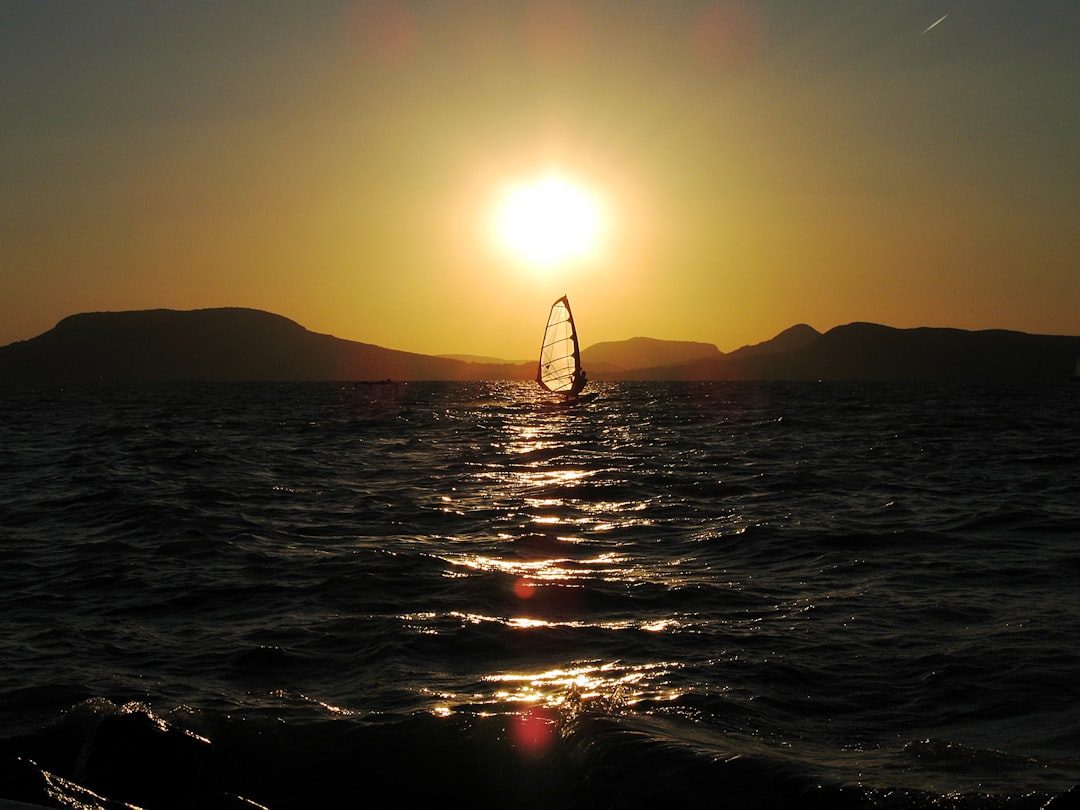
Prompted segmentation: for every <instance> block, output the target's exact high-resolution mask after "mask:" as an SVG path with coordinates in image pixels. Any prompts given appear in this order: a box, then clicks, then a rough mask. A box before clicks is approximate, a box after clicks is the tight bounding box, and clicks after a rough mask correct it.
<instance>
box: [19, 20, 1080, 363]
mask: <svg viewBox="0 0 1080 810" xmlns="http://www.w3.org/2000/svg"><path fill="white" fill-rule="evenodd" d="M1077 43H1080V3H1077V2H1076V0H1025V1H1024V2H1020V0H910V1H908V2H901V0H760V2H751V1H750V0H714V1H713V2H706V1H704V0H702V1H698V2H692V1H691V0H663V2H661V1H660V0H653V1H651V2H646V1H645V0H581V1H580V2H569V0H382V1H381V2H378V1H376V0H352V1H351V2H345V1H344V0H337V1H336V2H330V1H329V0H306V1H305V2H303V3H301V2H284V1H283V0H259V2H252V1H251V0H244V2H230V1H228V0H220V1H219V2H209V1H208V2H192V3H164V2H147V1H146V0H108V2H104V1H103V2H88V1H87V0H4V2H3V3H2V4H0V109H2V110H3V114H2V115H0V345H6V344H7V343H10V342H12V341H16V340H25V339H28V338H31V337H34V336H36V335H38V334H40V333H42V332H45V331H47V330H48V329H50V328H52V327H53V326H54V325H55V324H56V323H57V322H58V321H59V320H60V319H62V318H64V317H66V316H67V315H71V314H74V313H77V312H86V311H115V310H128V309H151V308H158V307H166V308H171V309H195V308H202V307H217V306H243V307H254V308H257V309H264V310H268V311H271V312H275V313H278V314H280V315H284V316H286V317H288V318H291V319H293V320H295V321H297V322H299V323H301V324H302V325H304V326H306V327H307V328H309V329H311V330H313V331H316V332H322V333H329V334H334V335H337V336H339V337H343V338H348V339H351V340H359V341H363V342H367V343H375V344H378V345H381V346H386V347H389V348H395V349H403V350H407V351H415V352H422V353H426V354H442V353H468V354H476V355H485V356H495V357H502V358H507V359H512V360H522V359H528V358H531V357H533V356H534V355H535V354H536V352H537V350H538V347H539V341H540V337H541V332H542V330H543V325H544V322H545V321H546V317H547V309H548V307H549V306H550V304H551V303H552V301H554V300H555V299H556V298H558V297H559V296H561V295H563V294H564V293H565V294H567V295H569V297H570V301H571V303H572V305H573V308H574V312H575V315H576V316H577V320H578V328H579V332H580V334H581V338H582V342H583V344H584V345H591V344H593V343H596V342H600V341H606V340H622V339H626V338H630V337H634V336H640V335H644V336H649V337H655V338H662V339H669V340H698V341H705V342H709V343H715V344H716V345H718V346H719V347H720V348H721V349H722V350H724V351H730V350H732V349H735V348H738V347H739V346H742V345H745V344H750V343H756V342H759V341H762V340H766V339H768V338H770V337H772V336H774V335H775V334H777V333H778V332H780V331H781V330H783V329H785V328H787V327H789V326H792V325H794V324H797V323H808V324H810V325H811V326H813V327H815V328H816V329H819V330H821V331H825V330H827V329H830V328H832V327H834V326H837V325H840V324H845V323H850V322H852V321H871V322H875V323H882V324H886V325H890V326H895V327H901V328H906V327H916V326H951V327H958V328H963V329H990V328H1002V329H1017V330H1021V331H1027V332H1036V333H1045V334H1071V335H1076V334H1080V308H1078V306H1077V302H1080V226H1078V225H1077V223H1078V222H1080V149H1078V144H1080V47H1078V45H1077ZM553 173H554V174H557V175H558V176H559V177H562V178H565V179H567V180H569V181H571V182H573V183H574V184H575V186H576V187H577V188H579V189H585V190H586V191H587V192H588V194H589V195H590V199H591V200H593V201H594V202H595V203H596V205H598V206H599V207H600V210H602V212H603V217H602V225H601V226H598V228H597V230H596V233H595V235H594V237H593V244H592V245H591V249H590V250H589V251H588V252H587V253H585V254H582V255H578V256H571V257H569V258H566V259H563V260H560V261H556V262H554V263H550V262H549V263H548V264H546V265H543V266H538V265H536V264H535V263H530V262H529V261H528V260H527V259H526V258H523V257H522V256H521V255H517V254H515V253H514V252H513V251H512V250H511V249H509V248H507V247H506V245H505V244H503V243H501V242H500V240H499V239H498V238H497V237H496V236H495V235H493V234H494V226H493V225H492V223H493V222H494V221H496V219H497V216H498V211H499V205H500V202H499V201H500V200H502V199H504V195H505V193H506V191H507V189H508V188H513V187H520V186H521V185H522V184H527V183H528V182H530V181H531V180H533V179H535V178H537V177H540V176H544V175H551V174H553Z"/></svg>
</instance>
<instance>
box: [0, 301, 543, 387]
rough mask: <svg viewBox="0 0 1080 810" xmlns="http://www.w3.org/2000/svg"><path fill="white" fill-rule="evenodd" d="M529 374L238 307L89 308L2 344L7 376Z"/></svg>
mask: <svg viewBox="0 0 1080 810" xmlns="http://www.w3.org/2000/svg"><path fill="white" fill-rule="evenodd" d="M522 373H524V372H523V371H522V370H521V369H520V368H519V367H515V366H498V365H485V364H475V363H464V362H461V361H459V360H450V359H443V358H438V357H429V356H427V355H423V354H413V353H411V352H402V351H396V350H393V349H384V348H382V347H380V346H374V345H371V344H367V343H358V342H356V341H351V340H342V339H341V338H336V337H332V336H330V335H321V334H317V333H315V332H310V331H308V330H307V329H305V328H304V327H302V326H300V324H298V323H296V322H294V321H291V320H289V319H288V318H283V317H281V316H280V315H273V314H271V313H269V312H262V311H259V310H254V309H239V308H222V309H200V310H193V311H190V312H180V311H176V310H168V309H155V310H139V311H131V312H92V313H83V314H81V315H72V316H71V317H68V318H65V319H64V320H62V321H60V323H58V324H57V325H56V326H55V327H54V328H53V329H51V330H50V331H48V332H46V333H44V334H42V335H39V336H38V337H36V338H33V339H31V340H27V341H21V342H18V343H12V344H10V345H8V346H4V347H2V348H0V381H4V382H90V381H159V380H200V381H214V380H381V379H394V380H476V379H508V378H514V377H519V376H520V375H521V374H522ZM528 376H531V369H530V373H529V375H528Z"/></svg>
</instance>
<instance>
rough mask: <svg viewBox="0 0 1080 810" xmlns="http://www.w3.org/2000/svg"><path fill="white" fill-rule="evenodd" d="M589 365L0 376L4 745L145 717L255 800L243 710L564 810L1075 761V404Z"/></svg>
mask: <svg viewBox="0 0 1080 810" xmlns="http://www.w3.org/2000/svg"><path fill="white" fill-rule="evenodd" d="M597 390H598V391H599V392H600V396H599V397H598V398H597V399H595V400H593V401H592V402H589V403H586V404H582V405H578V406H574V407H552V406H551V405H550V404H549V403H547V402H545V401H544V400H542V399H540V398H539V397H538V396H537V395H536V393H534V391H533V388H532V387H531V386H525V385H520V384H515V383H490V384H423V383H414V384H388V385H358V386H351V385H349V386H341V385H338V384H325V385H318V384H304V385H279V384H266V385H252V384H247V385H205V386H199V385H174V386H170V385H161V386H139V387H130V388H124V387H105V388H78V389H48V390H31V389H9V390H3V389H0V408H2V413H3V420H2V422H0V480H2V482H3V483H2V485H0V602H2V606H3V610H2V613H0V638H2V639H3V649H4V659H3V662H2V663H0V720H2V723H3V725H2V726H0V728H3V729H7V735H6V736H7V747H6V748H5V749H4V751H5V752H7V753H9V754H11V755H13V756H21V757H24V758H26V757H29V754H30V753H33V752H39V753H38V756H37V757H36V759H35V762H37V763H38V764H39V765H42V766H43V767H45V766H46V765H47V763H42V762H40V760H42V759H44V760H47V761H49V762H52V763H54V764H53V765H52V768H51V770H53V771H55V772H61V773H64V767H65V766H64V763H65V762H66V760H64V759H63V757H62V756H61V755H60V754H59V753H57V746H56V744H55V743H50V742H48V740H51V739H53V738H52V737H49V734H50V733H53V734H55V733H57V732H56V729H58V728H59V729H61V730H64V729H66V731H65V732H64V734H66V735H67V736H68V737H71V736H75V737H78V739H79V744H80V745H84V746H88V745H90V744H91V742H90V741H89V740H90V737H91V736H92V734H91V733H90V732H85V731H78V732H77V731H74V730H72V729H73V728H75V725H74V723H75V721H74V720H73V719H72V718H74V717H81V718H84V719H83V720H82V721H80V722H81V723H82V725H79V726H78V728H79V729H84V730H85V729H86V728H89V727H90V726H93V727H94V728H97V725H95V724H101V722H102V718H103V717H114V716H122V715H129V716H130V715H137V716H140V717H150V718H153V719H154V721H155V722H159V723H161V724H162V725H164V724H168V725H170V726H176V727H179V728H184V729H188V730H190V731H192V732H194V733H197V734H199V735H202V736H203V737H205V738H206V739H207V740H208V741H209V744H212V746H213V747H214V749H215V750H216V751H217V756H218V759H219V761H220V763H221V764H220V765H219V766H218V769H219V771H220V775H219V776H218V777H217V782H219V783H221V784H223V785H224V789H227V790H229V791H231V792H234V793H241V794H243V795H245V796H247V797H248V798H249V799H251V800H253V801H258V802H260V803H262V804H265V805H266V806H269V807H301V806H308V804H309V802H310V800H311V799H312V796H313V795H314V794H312V793H311V792H310V791H311V790H313V788H312V787H311V785H310V784H308V785H307V787H306V789H307V790H308V793H306V794H305V792H304V791H305V787H304V786H303V785H299V784H294V782H296V781H298V780H296V779H293V780H291V781H290V780H286V779H285V778H284V777H283V776H281V774H280V773H271V772H270V771H271V770H277V768H279V767H280V768H285V769H287V768H288V767H289V766H288V764H285V765H281V766H274V767H272V768H271V767H270V765H269V763H268V761H267V760H266V759H265V757H266V754H265V752H264V751H262V749H259V753H258V754H257V755H256V754H255V753H252V752H253V751H254V747H255V745H256V744H255V743H254V742H253V739H254V738H251V739H249V737H248V736H245V735H248V734H251V733H253V732H251V729H258V730H259V731H258V734H257V735H256V737H258V736H259V735H261V738H262V739H265V738H266V737H268V736H269V737H272V738H273V739H274V740H275V741H276V747H277V748H279V749H281V750H283V751H288V752H291V755H290V756H291V760H290V762H291V763H293V764H294V765H295V767H296V768H297V769H300V768H301V767H304V768H308V769H309V770H310V768H312V767H315V765H314V764H313V763H314V762H321V761H323V760H324V759H325V756H323V755H321V754H320V752H323V751H325V750H327V749H332V750H334V751H336V752H341V751H342V750H346V751H348V750H350V749H349V746H350V745H351V746H353V749H352V750H353V751H354V752H360V751H363V752H365V756H368V755H371V752H372V751H380V750H381V751H382V752H383V754H382V756H383V759H384V760H385V762H383V763H382V765H381V766H380V767H381V768H382V772H384V773H395V774H399V775H400V774H403V773H415V771H416V770H417V769H418V770H419V773H420V775H421V776H420V778H419V780H418V781H419V782H423V776H422V775H423V773H424V772H425V769H426V768H428V767H429V765H428V763H427V762H426V761H417V759H416V757H418V756H420V757H422V756H423V754H422V752H423V751H424V750H426V749H427V748H431V749H433V750H437V751H441V752H445V751H447V750H450V749H451V748H453V747H455V746H456V750H457V751H458V757H459V759H453V758H452V760H451V762H452V764H453V768H452V769H451V770H452V772H453V773H456V774H459V775H460V776H461V778H462V781H463V783H464V784H466V785H468V786H469V787H468V788H467V791H468V792H471V795H472V796H473V798H474V799H477V800H478V802H479V803H481V804H483V803H484V802H485V801H490V802H491V803H492V804H495V803H500V802H501V797H502V794H499V793H497V792H496V793H493V794H491V795H490V796H489V794H488V793H487V792H484V791H487V790H494V788H492V787H491V785H490V784H488V783H487V781H486V780H485V778H484V777H482V776H478V775H477V773H474V769H475V768H476V767H477V766H476V763H477V762H478V761H482V760H483V759H484V758H485V757H495V758H497V759H498V762H499V763H500V767H502V768H510V769H514V768H523V769H526V771H528V774H531V775H532V776H531V777H530V778H533V777H535V778H538V779H539V777H536V773H537V771H536V769H537V768H543V769H547V770H546V771H545V772H544V773H545V775H544V776H543V778H542V779H540V784H542V785H545V786H546V787H545V789H546V790H548V791H549V793H544V792H543V790H541V793H540V794H538V795H539V798H538V799H537V803H538V804H542V803H547V802H549V801H556V800H557V801H559V802H564V803H565V802H567V801H569V802H570V803H573V801H577V802H578V803H579V804H581V805H582V806H596V805H598V804H599V805H603V804H605V803H607V801H606V800H610V803H611V804H619V803H621V804H622V805H624V806H632V805H634V804H641V805H644V804H648V803H649V802H651V801H653V797H652V796H651V795H650V794H649V793H648V791H647V790H645V788H644V787H643V786H642V784H640V782H641V780H642V779H643V777H642V776H641V775H642V774H644V773H648V772H655V771H658V770H663V772H664V773H667V774H668V778H667V783H668V790H669V791H671V790H676V787H674V786H673V785H679V784H681V785H682V786H683V788H684V795H683V796H682V798H683V799H684V800H686V801H688V802H696V801H699V800H700V801H701V802H702V803H706V804H707V803H708V800H706V798H705V797H707V796H710V795H713V793H712V792H715V791H726V793H725V795H728V796H729V798H730V797H732V796H736V797H744V798H745V799H746V804H745V806H747V807H750V806H809V805H807V803H806V802H807V799H806V796H807V795H808V793H807V791H811V792H812V791H814V790H818V791H820V790H823V789H826V788H827V789H829V790H833V791H834V793H828V794H821V795H822V796H823V797H824V798H822V799H821V806H840V805H841V804H842V803H843V802H848V803H849V805H850V806H897V807H899V806H905V807H909V806H946V805H945V804H943V803H946V802H953V803H954V804H955V803H959V804H961V805H964V806H977V807H982V806H1016V807H1021V806H1023V807H1029V806H1030V807H1039V806H1041V804H1042V803H1044V802H1045V801H1047V800H1049V799H1050V797H1052V796H1054V795H1057V794H1060V793H1062V792H1064V791H1065V790H1067V789H1068V788H1070V787H1071V786H1072V785H1074V784H1077V783H1080V700H1078V698H1080V687H1078V686H1077V684H1078V683H1080V647H1078V645H1077V643H1076V640H1077V639H1078V638H1080V585H1078V584H1077V583H1078V582H1080V427H1078V416H1080V389H1078V388H1077V387H1076V386H1073V387H1068V386H1043V387H1030V386H1027V387H1015V388H1013V387H1004V386H993V387H979V386H943V385H911V384H905V385H886V384H875V385H859V384H802V383H800V384H751V383H715V384H684V383H671V384H669V383H650V384H644V383H642V384H631V383H626V384H608V385H603V384H601V385H599V386H597ZM87 717H89V718H91V719H90V720H86V719H85V718H87ZM65 723H66V724H68V725H65ZM79 734H83V736H82V737H79ZM342 735H344V737H343V736H342ZM350 735H351V736H350ZM343 739H344V740H350V741H351V742H343ZM406 741H407V742H406ZM504 749H505V750H504ZM410 750H411V751H413V752H414V753H412V754H409V753H407V752H408V751H410ZM40 752H45V753H44V754H42V753H40ZM470 752H471V753H470ZM50 757H51V759H50ZM259 757H263V761H264V763H266V764H267V772H266V773H262V772H260V771H259V769H258V768H256V767H254V766H252V765H251V764H250V762H249V759H258V758H259ZM30 758H33V757H30ZM85 759H86V757H85V756H84V760H85ZM380 761H381V760H380ZM79 767H80V766H78V765H71V766H70V767H68V771H69V772H68V773H64V775H65V776H67V777H68V778H70V779H73V780H75V781H80V782H81V783H82V784H88V783H92V782H93V778H94V774H93V773H89V774H87V773H86V772H85V769H84V771H83V772H80V771H79V770H78V768H79ZM445 767H447V768H450V765H446V766H445ZM664 769H666V770H664ZM522 773H525V771H522ZM333 774H337V778H341V779H343V780H344V781H345V782H348V781H349V777H348V775H347V774H343V773H341V772H340V769H330V775H326V776H324V777H322V786H321V788H319V789H320V790H323V791H325V793H324V794H322V795H323V798H324V799H326V797H335V798H336V799H340V796H341V791H342V790H344V789H345V788H343V787H341V786H338V785H334V784H330V783H331V782H333V780H334V779H335V776H334V775H333ZM552 774H555V776H552ZM430 776H431V780H436V776H438V775H437V774H434V773H432V774H431V775H430ZM368 778H372V777H368ZM438 778H444V777H443V776H438ZM560 780H561V781H560ZM635 780H638V781H637V782H635ZM785 780H787V781H785ZM0 781H2V780H0ZM405 781H408V780H405ZM99 782H100V779H99ZM481 782H483V783H484V786H483V788H482V787H481V785H480V784H479V783H481ZM789 783H790V784H789ZM822 786H826V788H823V787H822ZM123 789H124V788H123V787H120V788H116V790H118V791H120V792H122V791H123ZM400 789H401V790H405V791H406V793H407V792H408V790H415V789H419V788H415V787H412V788H405V787H401V788H400ZM770 791H772V793H770ZM99 792H102V791H100V790H99ZM0 795H3V793H2V792H0ZM665 795H674V794H670V793H669V794H665ZM815 795H817V794H815ZM901 795H902V796H903V797H904V799H903V801H906V802H908V804H903V805H901V804H899V803H896V804H890V802H899V801H900V800H899V799H897V798H896V797H897V796H901ZM769 796H772V798H768V797H769ZM950 796H951V797H952V798H947V797H950ZM991 796H996V797H998V798H996V799H991ZM763 797H764V798H763ZM837 797H840V798H837ZM890 797H891V798H890ZM117 798H124V796H117ZM128 800H129V801H130V800H131V799H128ZM841 800H842V801H841ZM733 801H734V800H733ZM755 801H756V802H757V804H753V802H755ZM992 802H1003V803H1004V804H992ZM964 803H967V804H964ZM159 804H160V802H159ZM145 806H153V805H152V802H147V803H146V805H145ZM163 806H164V805H163ZM733 806H739V805H738V804H737V803H736V804H733ZM948 806H954V805H953V804H949V805H948ZM957 806H959V805H957Z"/></svg>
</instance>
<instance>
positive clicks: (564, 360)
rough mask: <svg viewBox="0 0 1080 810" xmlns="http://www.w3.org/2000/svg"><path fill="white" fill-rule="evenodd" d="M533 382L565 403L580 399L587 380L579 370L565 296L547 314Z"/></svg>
mask: <svg viewBox="0 0 1080 810" xmlns="http://www.w3.org/2000/svg"><path fill="white" fill-rule="evenodd" d="M536 382H537V383H539V384H540V387H541V388H543V389H544V390H545V391H550V392H551V393H553V394H560V395H561V396H562V398H563V400H564V401H565V402H576V401H578V400H579V399H584V397H581V396H580V395H581V389H583V388H584V387H585V383H586V382H587V378H586V375H585V372H584V371H583V370H582V368H581V350H580V348H579V347H578V336H577V328H576V327H575V326H574V313H573V312H571V311H570V301H569V299H567V297H566V296H565V295H564V296H563V297H562V298H560V299H559V300H557V301H556V302H555V303H554V304H552V305H551V312H550V313H548V319H547V326H546V327H545V328H544V342H543V343H542V344H541V346H540V362H539V363H538V364H537V367H536Z"/></svg>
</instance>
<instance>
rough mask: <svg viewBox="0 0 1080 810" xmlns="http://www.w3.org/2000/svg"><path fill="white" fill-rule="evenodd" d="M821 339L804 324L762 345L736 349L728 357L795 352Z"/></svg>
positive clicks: (818, 333) (791, 327) (810, 327)
mask: <svg viewBox="0 0 1080 810" xmlns="http://www.w3.org/2000/svg"><path fill="white" fill-rule="evenodd" d="M819 337H821V332H819V331H818V330H817V329H814V328H813V327H812V326H807V325H806V324H805V323H800V324H797V325H795V326H790V327H788V328H787V329H785V330H784V331H783V332H781V333H780V334H779V335H777V336H776V337H774V338H773V339H772V340H766V341H764V342H763V343H755V344H754V345H753V346H743V347H742V348H740V349H736V350H735V351H733V352H732V353H731V354H730V355H729V356H730V357H733V358H747V357H758V356H760V355H763V354H779V353H781V352H790V351H795V350H796V349H801V348H803V347H804V346H809V345H810V344H811V343H813V342H814V341H815V340H817V339H818V338H819Z"/></svg>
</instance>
